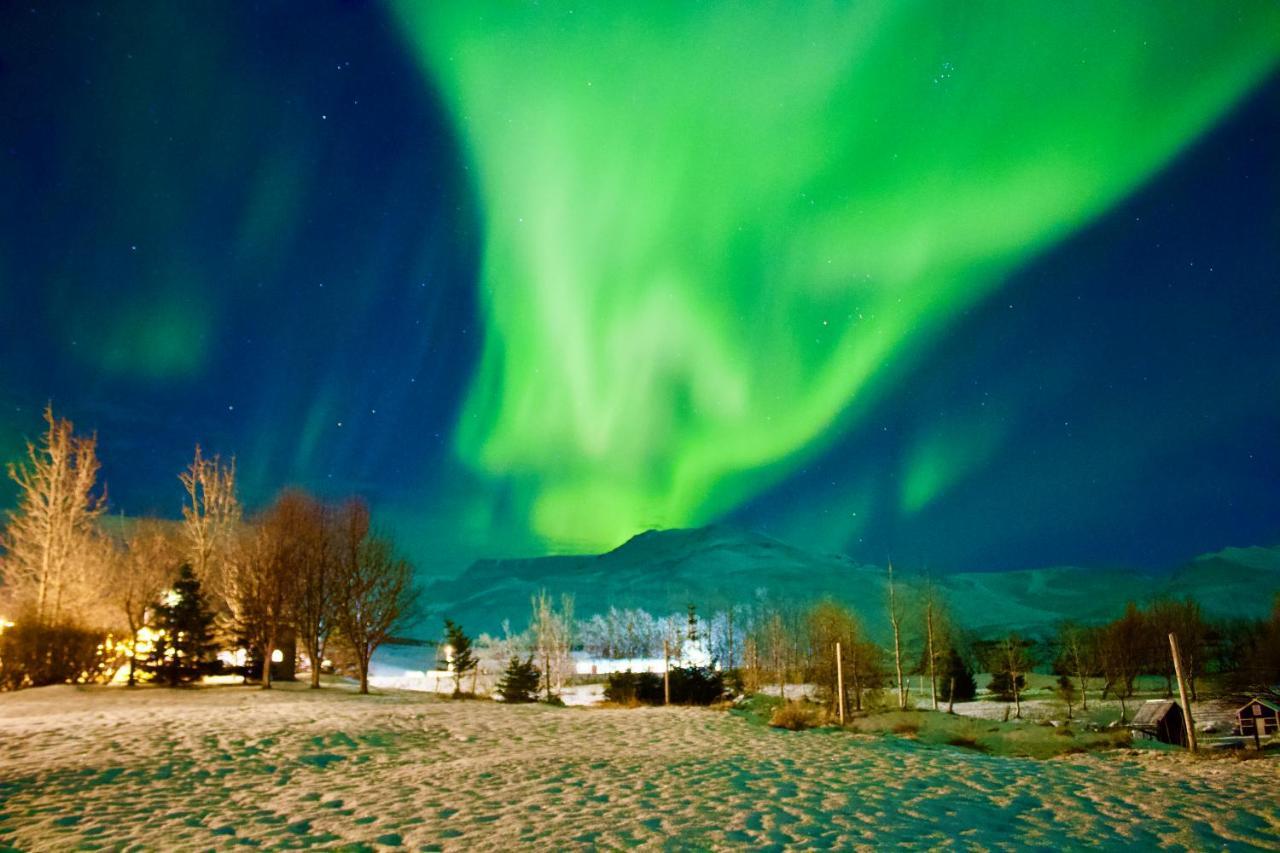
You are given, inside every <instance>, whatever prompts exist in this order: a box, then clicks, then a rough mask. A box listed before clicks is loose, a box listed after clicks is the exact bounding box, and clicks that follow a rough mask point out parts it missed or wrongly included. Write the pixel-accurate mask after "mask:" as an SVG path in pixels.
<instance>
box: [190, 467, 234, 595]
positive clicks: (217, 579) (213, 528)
mask: <svg viewBox="0 0 1280 853" xmlns="http://www.w3.org/2000/svg"><path fill="white" fill-rule="evenodd" d="M178 479H179V480H180V481H181V482H182V488H183V489H184V491H185V492H186V494H185V496H184V498H183V504H182V529H183V532H184V534H185V535H186V538H187V548H188V550H187V560H188V562H189V563H190V564H191V568H192V569H193V570H194V571H195V573H196V577H198V578H200V581H201V583H202V584H203V585H204V588H205V593H206V594H209V595H212V596H213V597H214V598H216V599H220V600H221V599H224V598H225V596H226V594H227V590H226V584H227V578H226V571H227V556H228V552H229V550H230V547H231V545H232V537H233V534H234V532H235V529H236V526H237V525H238V524H239V522H240V518H241V514H242V511H241V507H240V501H239V499H238V498H237V497H236V460H235V457H232V459H231V462H230V463H229V464H226V465H224V464H222V460H221V458H220V457H218V456H214V457H212V458H210V459H206V458H205V456H204V453H203V452H202V451H201V450H200V445H198V444H197V445H196V452H195V457H194V458H193V459H192V461H191V464H190V465H188V466H187V470H185V471H183V472H182V473H181V474H179V475H178Z"/></svg>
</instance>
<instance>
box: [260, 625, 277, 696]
mask: <svg viewBox="0 0 1280 853" xmlns="http://www.w3.org/2000/svg"><path fill="white" fill-rule="evenodd" d="M275 650H276V641H275V638H274V637H272V638H270V639H268V640H267V642H266V643H265V644H264V645H263V649H262V689H263V690H270V689H271V656H272V655H273V654H274V653H275Z"/></svg>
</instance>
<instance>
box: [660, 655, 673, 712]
mask: <svg viewBox="0 0 1280 853" xmlns="http://www.w3.org/2000/svg"><path fill="white" fill-rule="evenodd" d="M662 704H663V705H670V704H671V646H670V645H668V643H667V641H666V640H663V641H662Z"/></svg>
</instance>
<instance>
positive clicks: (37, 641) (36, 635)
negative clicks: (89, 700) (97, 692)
mask: <svg viewBox="0 0 1280 853" xmlns="http://www.w3.org/2000/svg"><path fill="white" fill-rule="evenodd" d="M121 662H122V661H121V659H119V658H118V655H117V653H116V651H115V649H114V646H113V644H112V643H111V638H110V636H109V635H108V634H107V632H106V631H98V630H94V629H92V628H85V627H83V626H81V625H76V624H74V623H61V624H56V625H40V624H38V623H36V622H35V621H27V620H22V621H19V622H18V624H16V625H14V626H13V627H12V628H9V629H8V630H6V631H5V632H4V633H3V634H0V689H4V690H18V689H21V688H23V687H44V686H45V685H49V684H88V683H92V682H106V681H110V680H111V677H112V676H113V675H115V672H116V670H117V669H118V668H119V666H120V663H121Z"/></svg>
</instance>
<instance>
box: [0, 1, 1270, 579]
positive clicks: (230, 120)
mask: <svg viewBox="0 0 1280 853" xmlns="http://www.w3.org/2000/svg"><path fill="white" fill-rule="evenodd" d="M1278 67H1280V6H1277V5H1276V4H1275V3H1273V2H1270V0H1259V2H1253V3H1248V2H1223V3H1214V4H1194V3H1169V4H1128V5H1121V4H1114V3H1101V2H1100V3H1096V4H1095V3H1083V4H1058V3H1043V4H1039V3H1009V4H954V3H934V4H929V3H923V4H900V3H859V4H852V8H846V7H844V6H831V7H828V6H826V5H825V4H813V5H812V6H806V7H804V9H803V11H802V9H801V7H800V6H799V5H797V4H792V3H783V4H776V5H768V4H753V5H752V6H751V7H750V9H748V8H747V7H740V6H737V5H736V4H724V5H716V4H711V3H687V4H686V3H678V4H656V3H655V4H636V5H623V4H615V3H601V4H594V5H591V4H588V5H586V6H585V8H577V7H574V6H572V5H561V4H556V3H551V4H546V3H544V4H526V3H493V4H488V3H460V4H446V3H431V4H427V3H421V4H419V3H409V2H405V3H403V4H399V5H396V4H389V5H377V4H364V3H312V4H306V5H305V6H303V5H297V4H283V3H282V4H258V5H254V6H251V5H249V4H214V3H204V4H187V3H182V4H178V3H169V4H157V5H149V6H147V7H146V9H145V13H144V12H143V10H142V8H141V7H126V6H123V5H119V6H117V5H112V4H107V5H98V4H87V3H86V4H35V6H34V8H32V6H31V5H30V4H25V3H8V2H0V193H2V196H0V197H2V198H3V203H0V458H3V459H6V460H12V459H15V458H17V457H18V455H19V454H20V453H21V446H22V440H23V438H24V436H32V435H34V434H36V433H37V432H38V431H39V428H40V420H39V415H40V409H41V407H42V406H43V405H44V403H45V402H46V401H47V400H51V401H52V402H53V404H54V406H55V409H56V411H57V413H58V414H60V415H65V416H67V417H70V418H71V419H72V420H74V421H75V422H76V424H77V426H78V427H79V428H81V429H83V430H97V431H98V433H99V438H100V455H101V457H102V460H103V476H104V478H105V480H106V481H107V483H108V486H109V491H110V498H111V506H112V509H113V511H115V512H122V513H125V514H129V515H142V514H159V515H164V516H170V517H174V516H177V514H178V512H179V507H180V491H179V485H178V481H177V477H176V475H177V473H178V471H179V470H181V469H182V467H183V466H184V465H185V464H186V462H187V461H188V460H189V459H190V456H191V449H192V445H193V444H194V443H195V442H197V441H199V442H200V443H201V444H202V445H203V446H204V447H205V448H206V449H207V450H209V451H210V452H220V453H222V454H223V455H224V456H229V455H231V454H235V455H236V457H237V459H238V462H239V470H240V476H241V489H242V493H243V497H244V498H245V500H246V502H247V503H248V504H249V506H250V507H258V506H261V505H262V504H264V503H265V502H266V501H268V500H270V498H271V496H272V495H273V494H274V493H275V491H276V490H277V489H279V488H280V487H281V486H283V485H286V484H295V485H300V486H303V487H306V488H309V489H312V490H314V491H316V492H317V493H319V494H321V495H324V496H331V497H341V496H346V495H349V494H353V493H355V494H361V495H364V496H366V497H367V498H368V499H369V500H370V502H371V503H372V505H373V507H374V509H375V513H376V515H377V516H378V517H380V518H381V519H382V521H383V523H384V524H386V525H387V526H388V527H390V528H392V529H393V530H394V531H395V532H396V534H397V535H398V537H399V539H400V541H401V542H402V544H403V545H404V547H405V549H406V550H407V551H408V552H409V553H410V555H411V556H412V557H413V558H414V560H415V562H416V563H417V564H418V565H419V567H420V571H421V573H422V574H423V575H424V576H429V575H439V574H453V573H456V572H458V571H460V570H462V569H463V568H465V566H466V565H467V564H468V563H469V562H470V561H471V560H473V559H475V558H476V557H479V556H518V555H519V556H523V555H531V554H539V553H547V552H560V551H579V550H601V549H604V548H608V547H612V546H614V545H617V544H619V543H620V542H622V541H624V540H625V539H626V538H627V537H628V536H630V535H632V534H634V533H636V532H639V531H641V530H644V529H646V528H649V527H682V526H693V525H697V524H702V523H707V522H711V521H718V520H720V521H729V522H733V523H737V524H741V525H743V526H745V527H749V528H753V529H757V530H761V531H763V532H766V533H770V534H773V535H775V536H778V537H780V538H783V539H786V540H789V541H792V542H795V543H797V544H800V545H806V546H814V547H820V548H824V549H830V550H839V551H845V552H847V553H849V554H850V555H852V556H853V557H855V558H857V559H861V560H866V561H868V562H871V561H881V560H883V559H884V558H885V556H886V555H889V554H892V555H893V556H894V558H895V560H901V561H902V562H904V563H907V564H911V565H916V566H925V565H927V566H929V567H930V568H932V569H936V570H962V569H969V570H984V569H1008V568H1030V567H1036V566H1045V565H1060V564H1079V565H1088V566H1114V565H1121V566H1132V567H1135V568H1165V567H1169V566H1172V565H1173V564H1175V563H1177V562H1179V561H1182V560H1185V559H1187V558H1189V557H1192V556H1194V555H1196V554H1199V553H1203V552H1206V551H1211V550H1216V549H1218V548H1221V547H1224V546H1227V545H1255V544H1275V543H1277V542H1280V142H1278V140H1280V71H1277V68H1278ZM12 499H13V493H12V490H11V489H10V488H9V487H8V485H7V484H6V485H5V487H4V489H3V490H0V505H9V504H11V503H12Z"/></svg>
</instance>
